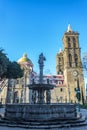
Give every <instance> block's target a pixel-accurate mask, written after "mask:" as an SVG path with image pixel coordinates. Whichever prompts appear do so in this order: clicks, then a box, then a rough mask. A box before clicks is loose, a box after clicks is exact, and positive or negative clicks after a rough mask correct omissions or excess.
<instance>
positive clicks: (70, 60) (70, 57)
mask: <svg viewBox="0 0 87 130" xmlns="http://www.w3.org/2000/svg"><path fill="white" fill-rule="evenodd" d="M69 65H70V67H71V66H72V55H71V54H69Z"/></svg>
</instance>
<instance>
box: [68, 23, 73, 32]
mask: <svg viewBox="0 0 87 130" xmlns="http://www.w3.org/2000/svg"><path fill="white" fill-rule="evenodd" d="M67 32H72V28H71V25H70V24H69V25H68V29H67Z"/></svg>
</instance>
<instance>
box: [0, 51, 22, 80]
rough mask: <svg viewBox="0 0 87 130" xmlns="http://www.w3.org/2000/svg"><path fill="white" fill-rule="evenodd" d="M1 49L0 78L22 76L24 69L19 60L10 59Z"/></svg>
mask: <svg viewBox="0 0 87 130" xmlns="http://www.w3.org/2000/svg"><path fill="white" fill-rule="evenodd" d="M3 51H4V50H3V49H0V78H3V77H6V78H13V79H16V78H20V77H22V76H23V70H22V69H21V67H20V65H19V64H18V63H17V62H11V61H9V59H8V57H7V56H6V54H5V53H4V52H3Z"/></svg>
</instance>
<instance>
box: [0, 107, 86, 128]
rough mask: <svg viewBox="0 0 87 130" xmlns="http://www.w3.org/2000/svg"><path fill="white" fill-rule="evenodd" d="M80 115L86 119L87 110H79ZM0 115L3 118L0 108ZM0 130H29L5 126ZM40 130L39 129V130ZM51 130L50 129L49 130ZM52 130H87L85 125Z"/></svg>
mask: <svg viewBox="0 0 87 130" xmlns="http://www.w3.org/2000/svg"><path fill="white" fill-rule="evenodd" d="M81 113H82V115H84V116H86V117H87V110H86V109H81ZM0 114H1V115H2V116H3V114H4V109H3V108H0ZM0 130H30V129H28V128H16V127H15V128H13V127H6V126H0ZM32 130H38V129H32ZM39 130H40V129H39ZM41 130H44V129H41ZM51 130H52V129H51ZM53 130H87V125H86V126H80V127H72V128H71V127H68V128H65V127H64V128H56V129H53Z"/></svg>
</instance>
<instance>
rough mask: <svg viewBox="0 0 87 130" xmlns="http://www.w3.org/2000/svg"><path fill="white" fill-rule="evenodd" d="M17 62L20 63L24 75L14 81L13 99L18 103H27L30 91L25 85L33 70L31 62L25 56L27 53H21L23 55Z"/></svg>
mask: <svg viewBox="0 0 87 130" xmlns="http://www.w3.org/2000/svg"><path fill="white" fill-rule="evenodd" d="M18 63H19V64H20V65H21V68H22V69H23V70H24V76H23V77H22V78H18V79H17V80H16V81H15V87H14V90H13V91H14V99H13V100H14V101H13V102H19V103H22V102H24V103H28V102H30V99H29V97H30V91H29V88H28V87H27V85H28V84H30V73H31V72H32V71H33V63H32V61H31V60H30V59H29V58H28V57H27V54H23V56H22V57H21V58H20V59H19V60H18Z"/></svg>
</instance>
